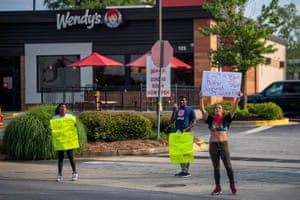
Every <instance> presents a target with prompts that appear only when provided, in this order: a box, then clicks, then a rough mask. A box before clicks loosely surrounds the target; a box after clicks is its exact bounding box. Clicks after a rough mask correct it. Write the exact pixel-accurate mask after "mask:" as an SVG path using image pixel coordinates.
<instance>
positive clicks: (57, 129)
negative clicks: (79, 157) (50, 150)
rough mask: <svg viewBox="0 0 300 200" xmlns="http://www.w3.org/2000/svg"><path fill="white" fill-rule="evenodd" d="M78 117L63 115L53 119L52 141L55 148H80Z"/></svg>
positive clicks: (51, 122)
mask: <svg viewBox="0 0 300 200" xmlns="http://www.w3.org/2000/svg"><path fill="white" fill-rule="evenodd" d="M75 124H76V118H75V117H73V116H72V117H63V118H58V119H51V120H50V125H51V129H52V141H53V145H54V148H55V150H57V151H58V150H68V149H76V148H79V142H78V134H77V127H76V126H75Z"/></svg>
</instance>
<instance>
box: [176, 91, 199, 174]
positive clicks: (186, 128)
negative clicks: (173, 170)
mask: <svg viewBox="0 0 300 200" xmlns="http://www.w3.org/2000/svg"><path fill="white" fill-rule="evenodd" d="M179 104H180V106H179V108H178V107H177V106H176V105H175V106H174V107H173V113H172V115H171V122H172V123H174V122H175V131H176V132H182V133H183V132H190V131H191V129H192V128H193V126H195V124H196V114H195V111H194V110H193V108H191V107H189V106H187V98H186V97H184V96H180V97H179ZM180 167H181V172H179V173H177V174H175V176H177V177H189V176H191V174H190V173H189V167H190V163H180Z"/></svg>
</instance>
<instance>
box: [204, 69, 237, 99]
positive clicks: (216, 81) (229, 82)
mask: <svg viewBox="0 0 300 200" xmlns="http://www.w3.org/2000/svg"><path fill="white" fill-rule="evenodd" d="M241 79H242V74H241V73H240V72H212V71H203V76H202V86H201V91H202V95H203V96H223V97H237V96H238V94H239V92H240V91H241Z"/></svg>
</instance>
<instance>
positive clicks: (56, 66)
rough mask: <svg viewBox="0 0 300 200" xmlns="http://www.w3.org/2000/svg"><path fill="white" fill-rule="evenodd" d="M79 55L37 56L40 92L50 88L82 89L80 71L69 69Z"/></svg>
mask: <svg viewBox="0 0 300 200" xmlns="http://www.w3.org/2000/svg"><path fill="white" fill-rule="evenodd" d="M78 59H79V55H54V56H51V55H49V56H37V72H38V77H37V78H38V86H37V87H38V88H37V89H38V91H39V92H40V91H41V89H42V88H43V89H48V88H63V87H80V70H79V69H78V68H74V69H73V68H71V67H68V65H69V64H71V63H73V62H75V61H77V60H78Z"/></svg>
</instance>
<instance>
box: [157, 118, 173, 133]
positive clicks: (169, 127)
mask: <svg viewBox="0 0 300 200" xmlns="http://www.w3.org/2000/svg"><path fill="white" fill-rule="evenodd" d="M170 118H171V114H164V115H163V116H162V117H161V118H160V119H161V120H160V132H161V133H163V134H169V133H171V132H174V131H175V124H174V123H171V121H170Z"/></svg>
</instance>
